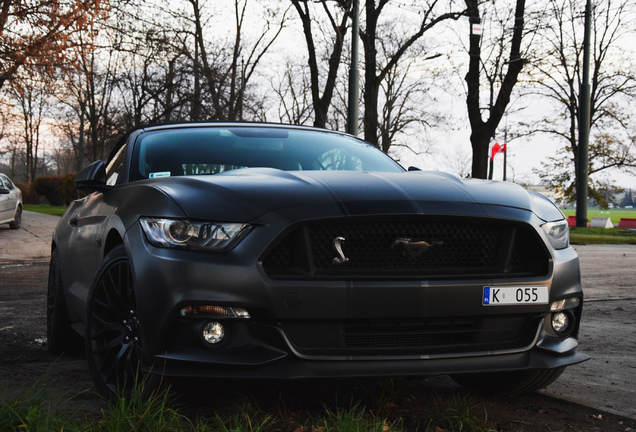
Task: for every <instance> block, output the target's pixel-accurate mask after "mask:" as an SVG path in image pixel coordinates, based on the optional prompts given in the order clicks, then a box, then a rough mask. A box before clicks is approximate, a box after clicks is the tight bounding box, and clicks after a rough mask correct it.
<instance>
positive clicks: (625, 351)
mask: <svg viewBox="0 0 636 432" xmlns="http://www.w3.org/2000/svg"><path fill="white" fill-rule="evenodd" d="M58 220H59V218H58V217H56V216H48V215H41V214H37V213H32V212H24V215H23V228H22V229H20V230H11V229H8V225H2V226H0V265H2V264H5V265H7V264H10V263H15V262H20V261H32V260H36V261H46V260H47V259H48V256H49V248H50V239H51V232H52V230H53V227H54V226H55V224H56V223H57V221H58ZM575 248H576V250H577V252H578V253H579V256H580V259H581V269H582V270H581V271H582V281H583V288H584V289H585V295H586V299H585V309H584V320H583V323H582V327H581V337H580V340H581V346H580V349H581V350H582V351H584V352H587V353H589V354H590V355H592V360H590V361H588V362H586V363H583V364H581V365H576V366H572V367H570V368H568V370H566V372H565V373H564V375H563V376H562V377H561V378H560V379H559V380H558V381H557V382H556V383H554V384H553V385H552V386H550V387H549V388H548V389H547V390H544V391H543V393H545V394H548V395H551V396H555V397H558V398H562V399H565V400H569V401H572V402H576V403H580V404H583V405H586V406H589V407H592V408H598V409H602V410H605V411H609V412H612V413H616V414H620V415H623V416H626V417H631V418H633V419H636V405H635V404H634V401H636V336H635V335H634V331H635V329H636V283H635V282H634V279H635V278H634V276H635V275H634V273H635V272H636V246H606V245H602V246H576V247H575ZM1 283H2V281H0V284H1ZM440 385H442V386H447V385H451V386H452V385H454V384H452V383H450V380H444V379H441V381H440Z"/></svg>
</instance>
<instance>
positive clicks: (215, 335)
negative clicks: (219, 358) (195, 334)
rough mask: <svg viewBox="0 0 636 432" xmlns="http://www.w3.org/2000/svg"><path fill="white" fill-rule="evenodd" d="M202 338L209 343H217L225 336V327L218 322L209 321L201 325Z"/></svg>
mask: <svg viewBox="0 0 636 432" xmlns="http://www.w3.org/2000/svg"><path fill="white" fill-rule="evenodd" d="M202 336H203V340H204V341H205V342H207V343H209V344H211V345H214V344H218V343H219V342H221V341H222V340H223V337H224V336H225V329H224V328H223V326H222V325H221V323H219V322H214V321H212V322H209V323H207V324H206V325H205V326H203V331H202Z"/></svg>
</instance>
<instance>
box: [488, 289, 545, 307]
mask: <svg viewBox="0 0 636 432" xmlns="http://www.w3.org/2000/svg"><path fill="white" fill-rule="evenodd" d="M482 301H483V305H484V306H500V305H513V304H548V302H549V301H550V292H549V290H548V287H547V286H544V285H541V286H507V287H506V286H503V287H502V286H498V287H484V296H483V299H482Z"/></svg>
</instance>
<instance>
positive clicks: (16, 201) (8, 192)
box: [0, 174, 22, 229]
mask: <svg viewBox="0 0 636 432" xmlns="http://www.w3.org/2000/svg"><path fill="white" fill-rule="evenodd" d="M5 223H8V224H9V226H10V227H11V228H12V229H18V228H20V225H22V192H21V191H20V189H18V187H16V185H14V184H13V182H12V181H11V180H9V177H7V176H6V175H4V174H0V224H5Z"/></svg>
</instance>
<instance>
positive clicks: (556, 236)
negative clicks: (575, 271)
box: [541, 219, 570, 249]
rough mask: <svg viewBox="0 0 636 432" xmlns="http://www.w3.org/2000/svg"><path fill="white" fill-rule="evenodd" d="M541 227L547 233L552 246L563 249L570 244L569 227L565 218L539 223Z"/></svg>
mask: <svg viewBox="0 0 636 432" xmlns="http://www.w3.org/2000/svg"><path fill="white" fill-rule="evenodd" d="M541 228H543V231H545V233H546V234H547V235H548V239H549V240H550V244H551V245H552V247H553V248H555V249H565V248H566V247H568V245H569V244H570V228H569V227H568V221H567V220H566V219H563V220H561V221H558V222H548V223H547V224H543V225H541Z"/></svg>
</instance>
